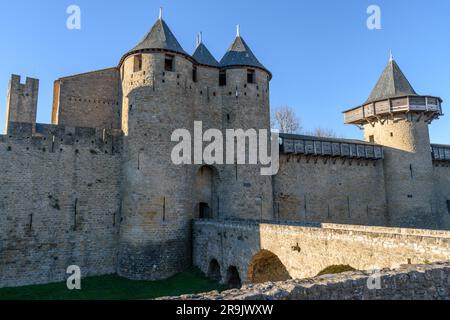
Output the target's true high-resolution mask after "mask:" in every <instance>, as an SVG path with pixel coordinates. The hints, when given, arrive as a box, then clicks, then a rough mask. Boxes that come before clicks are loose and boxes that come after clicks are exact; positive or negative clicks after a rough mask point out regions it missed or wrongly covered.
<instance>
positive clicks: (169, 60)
mask: <svg viewBox="0 0 450 320" xmlns="http://www.w3.org/2000/svg"><path fill="white" fill-rule="evenodd" d="M174 60H175V57H174V56H172V55H170V54H166V59H165V60H164V61H165V62H164V70H166V71H169V72H173V71H174V63H173V62H174Z"/></svg>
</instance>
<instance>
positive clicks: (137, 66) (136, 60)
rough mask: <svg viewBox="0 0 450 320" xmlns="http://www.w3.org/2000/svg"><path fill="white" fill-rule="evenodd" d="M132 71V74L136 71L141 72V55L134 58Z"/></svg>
mask: <svg viewBox="0 0 450 320" xmlns="http://www.w3.org/2000/svg"><path fill="white" fill-rule="evenodd" d="M133 70H134V72H138V71H141V70H142V55H141V54H138V55H136V56H134V67H133Z"/></svg>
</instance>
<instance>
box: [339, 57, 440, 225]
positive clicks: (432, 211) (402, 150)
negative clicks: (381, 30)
mask: <svg viewBox="0 0 450 320" xmlns="http://www.w3.org/2000/svg"><path fill="white" fill-rule="evenodd" d="M441 103H442V100H441V99H440V98H438V97H433V96H421V95H418V94H417V93H416V91H415V90H414V89H413V88H412V86H411V84H410V83H409V81H408V80H407V78H406V77H405V75H404V74H403V72H402V71H401V70H400V67H399V66H398V64H397V63H396V62H395V60H394V59H393V58H392V56H391V59H390V61H389V63H388V65H387V66H386V68H385V70H384V71H383V74H382V75H381V78H380V79H379V81H378V83H377V84H376V86H375V88H374V90H373V91H372V93H371V95H370V97H369V99H368V100H367V101H366V103H364V104H363V105H362V106H359V107H357V108H354V109H351V110H348V111H346V112H345V122H346V123H348V124H356V125H358V126H360V127H361V128H363V129H364V135H365V139H366V140H367V141H369V142H374V143H377V144H380V145H383V146H384V153H385V160H384V174H385V184H386V192H387V199H388V211H389V223H390V226H395V227H412V228H431V229H433V228H436V227H437V226H438V223H439V216H438V213H437V210H436V208H433V198H434V195H433V188H434V183H433V163H432V156H431V144H430V136H429V131H428V125H429V124H430V123H431V122H432V121H433V120H434V119H437V118H438V117H439V116H441V115H442V108H441Z"/></svg>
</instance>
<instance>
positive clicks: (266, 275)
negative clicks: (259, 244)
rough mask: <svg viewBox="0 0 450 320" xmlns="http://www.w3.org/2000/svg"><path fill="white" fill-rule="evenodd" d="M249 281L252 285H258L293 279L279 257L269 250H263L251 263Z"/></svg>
mask: <svg viewBox="0 0 450 320" xmlns="http://www.w3.org/2000/svg"><path fill="white" fill-rule="evenodd" d="M247 279H248V281H249V282H250V283H253V284H257V283H264V282H269V281H271V282H277V281H286V280H289V279H292V278H291V276H290V275H289V272H288V271H287V269H286V267H285V266H284V264H283V263H282V262H281V260H280V259H279V258H278V256H277V255H275V254H274V253H273V252H270V251H268V250H261V251H259V252H258V253H257V254H256V255H254V256H253V258H252V260H251V261H250V264H249V266H248V275H247Z"/></svg>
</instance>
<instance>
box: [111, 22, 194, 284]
mask: <svg viewBox="0 0 450 320" xmlns="http://www.w3.org/2000/svg"><path fill="white" fill-rule="evenodd" d="M193 62H194V61H193V59H192V58H191V57H190V56H189V55H188V54H187V53H186V52H185V51H184V50H183V48H182V47H181V45H180V44H179V43H178V41H177V40H176V38H175V36H174V35H173V33H172V32H171V30H170V29H169V27H168V26H167V24H166V23H165V22H164V20H163V19H162V18H161V17H160V19H159V20H158V21H157V22H156V23H155V25H154V26H153V27H152V28H151V30H150V31H149V32H148V33H147V34H146V36H145V37H144V39H143V40H142V41H141V42H140V43H139V44H138V45H137V46H136V47H135V48H134V49H132V50H131V51H130V52H128V53H127V54H125V56H124V57H123V58H122V60H121V62H120V66H119V67H120V70H121V78H122V91H123V102H122V104H123V107H122V130H123V132H124V149H123V165H122V175H123V184H122V208H121V215H122V224H121V231H120V243H119V261H118V263H119V265H118V273H119V274H120V275H122V276H125V277H127V278H131V279H146V280H156V279H163V278H167V277H170V276H172V275H174V274H176V273H178V272H181V271H183V270H185V269H186V268H187V267H189V266H190V265H191V254H190V249H191V247H190V246H191V244H190V237H191V233H190V223H191V220H192V219H193V218H194V212H193V210H192V203H191V201H192V200H191V193H190V191H191V186H192V184H193V181H192V179H193V177H192V174H191V168H190V167H189V166H176V165H174V164H172V161H171V151H172V148H173V147H174V146H175V143H172V142H171V134H172V132H174V131H175V130H176V129H180V128H184V129H188V130H191V128H192V127H193V116H192V107H193V100H192V92H193V90H194V87H193V81H192V80H193V79H192V73H193V66H194V63H193Z"/></svg>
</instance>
